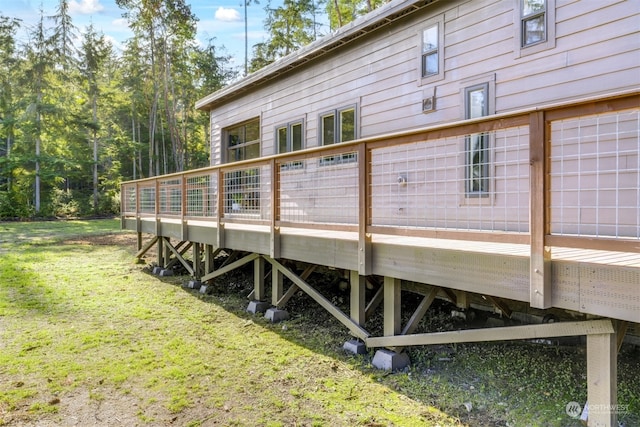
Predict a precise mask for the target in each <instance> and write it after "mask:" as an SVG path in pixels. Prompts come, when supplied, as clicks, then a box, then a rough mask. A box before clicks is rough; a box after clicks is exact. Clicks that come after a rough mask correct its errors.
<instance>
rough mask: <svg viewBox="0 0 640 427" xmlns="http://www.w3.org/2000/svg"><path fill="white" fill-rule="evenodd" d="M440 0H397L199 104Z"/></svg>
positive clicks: (202, 105)
mask: <svg viewBox="0 0 640 427" xmlns="http://www.w3.org/2000/svg"><path fill="white" fill-rule="evenodd" d="M436 1H437V0H412V1H406V0H393V1H391V2H389V3H386V4H385V5H383V6H381V7H379V8H377V9H375V10H374V11H372V12H370V13H368V14H366V15H364V16H361V17H360V18H358V19H356V20H354V21H352V22H350V23H349V24H347V25H345V26H343V27H340V28H339V29H338V30H336V31H334V32H333V33H332V34H329V35H327V36H325V37H323V38H321V39H318V40H316V41H314V42H312V43H310V44H308V45H306V46H304V47H302V48H300V49H298V50H297V51H295V52H293V53H291V54H289V55H287V56H284V57H282V58H280V59H278V60H277V61H275V62H273V63H271V64H269V65H267V66H266V67H264V68H261V69H260V70H258V71H256V72H254V73H251V74H249V75H248V76H246V77H244V78H242V79H240V80H238V81H237V82H234V83H232V84H230V85H228V86H225V87H223V88H222V89H220V90H218V91H216V92H213V93H211V94H209V95H207V96H205V97H204V98H202V99H200V100H198V101H197V102H196V104H195V106H196V108H197V109H199V110H205V111H207V110H211V109H213V108H214V106H215V105H216V104H219V103H221V102H224V101H225V100H227V99H229V98H232V97H234V96H236V95H239V94H241V93H243V92H246V91H248V90H249V89H251V88H253V87H255V86H258V85H261V84H264V83H265V82H267V81H269V80H271V79H273V78H275V77H277V76H279V75H282V74H284V73H287V72H289V71H291V70H293V69H295V68H298V67H300V66H302V65H304V64H306V63H307V62H309V61H311V60H315V59H317V58H320V57H322V56H324V55H326V54H327V53H329V52H331V51H333V50H334V49H336V48H338V47H340V46H343V45H345V44H347V43H351V42H353V41H354V40H356V39H359V38H360V37H362V36H364V35H366V34H369V33H371V32H372V31H375V30H377V29H379V28H380V27H382V26H386V25H388V24H390V23H392V22H394V21H396V20H397V19H400V18H403V17H404V16H406V15H408V14H411V13H413V12H415V11H417V10H419V9H420V8H422V7H424V6H427V5H430V4H432V3H434V2H436Z"/></svg>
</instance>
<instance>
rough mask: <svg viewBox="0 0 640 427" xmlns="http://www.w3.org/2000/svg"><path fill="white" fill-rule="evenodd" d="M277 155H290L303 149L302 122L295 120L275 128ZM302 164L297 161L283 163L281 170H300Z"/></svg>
mask: <svg viewBox="0 0 640 427" xmlns="http://www.w3.org/2000/svg"><path fill="white" fill-rule="evenodd" d="M275 139H276V150H277V154H281V153H290V152H292V151H298V150H302V149H303V148H304V145H305V144H304V120H303V119H300V120H296V121H293V122H289V123H286V124H283V125H280V126H276V135H275ZM302 167H303V163H302V162H299V161H294V162H287V163H283V164H282V166H281V168H282V169H300V168H302Z"/></svg>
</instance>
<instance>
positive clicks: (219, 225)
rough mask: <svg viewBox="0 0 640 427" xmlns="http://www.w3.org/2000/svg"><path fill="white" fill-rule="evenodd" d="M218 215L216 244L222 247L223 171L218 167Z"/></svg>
mask: <svg viewBox="0 0 640 427" xmlns="http://www.w3.org/2000/svg"><path fill="white" fill-rule="evenodd" d="M216 203H217V204H218V209H217V211H218V215H216V245H217V247H218V248H223V247H224V222H223V221H222V218H223V215H224V172H223V171H222V169H218V200H216Z"/></svg>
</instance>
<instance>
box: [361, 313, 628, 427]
mask: <svg viewBox="0 0 640 427" xmlns="http://www.w3.org/2000/svg"><path fill="white" fill-rule="evenodd" d="M385 321H386V319H385ZM385 325H386V324H385ZM385 333H386V330H385ZM580 335H586V336H587V401H588V405H589V410H588V414H589V424H588V425H589V426H606V427H611V426H616V425H617V421H616V418H617V414H616V410H615V408H616V404H617V369H618V366H617V354H618V349H617V339H616V330H615V329H614V327H613V324H612V321H611V320H610V319H602V320H590V321H584V322H558V323H544V324H540V325H525V326H507V327H500V328H486V329H467V330H461V331H451V332H435V333H427V334H415V335H395V336H383V337H370V338H367V339H366V340H365V344H366V345H367V347H387V348H390V347H391V348H393V347H404V346H409V345H441V344H453V343H468V342H487V341H509V340H525V339H537V338H554V337H568V336H580Z"/></svg>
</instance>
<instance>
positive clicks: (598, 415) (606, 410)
mask: <svg viewBox="0 0 640 427" xmlns="http://www.w3.org/2000/svg"><path fill="white" fill-rule="evenodd" d="M617 356H618V349H617V340H616V334H615V333H603V334H591V335H587V404H588V412H589V417H588V425H589V426H603V427H609V426H617V425H618V422H617V410H616V406H615V405H616V403H617V401H618V395H617V392H618V381H617V372H618V361H617V360H618V357H617Z"/></svg>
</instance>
